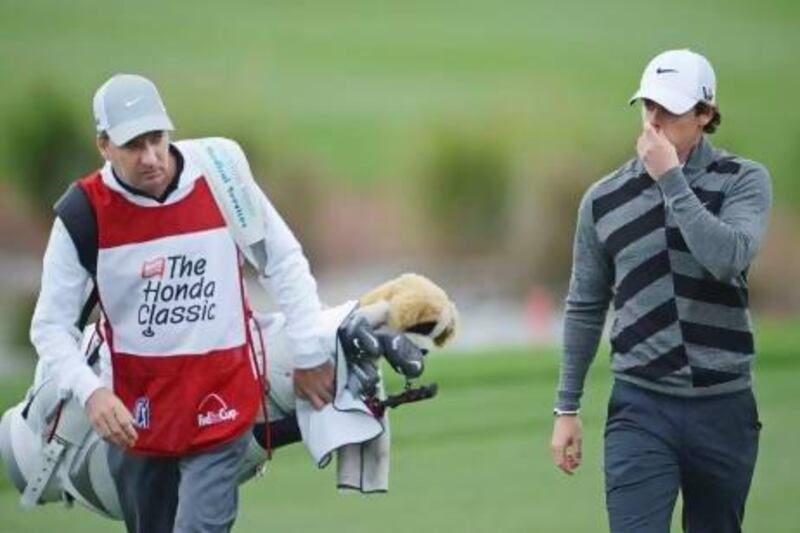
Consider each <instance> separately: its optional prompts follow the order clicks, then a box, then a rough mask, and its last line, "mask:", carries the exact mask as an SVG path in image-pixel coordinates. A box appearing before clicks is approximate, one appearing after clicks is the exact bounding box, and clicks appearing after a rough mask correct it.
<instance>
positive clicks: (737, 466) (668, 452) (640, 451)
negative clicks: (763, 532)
mask: <svg viewBox="0 0 800 533" xmlns="http://www.w3.org/2000/svg"><path fill="white" fill-rule="evenodd" d="M760 429H761V423H760V422H759V420H758V412H757V409H756V402H755V398H754V397H753V393H752V391H751V390H750V389H747V390H744V391H740V392H735V393H731V394H724V395H719V396H712V397H707V398H680V397H675V396H669V395H665V394H660V393H657V392H652V391H649V390H647V389H643V388H641V387H638V386H636V385H633V384H630V383H626V382H624V381H621V380H616V382H615V383H614V388H613V390H612V393H611V399H610V401H609V406H608V420H607V422H606V431H605V477H606V506H607V509H608V516H609V524H610V527H611V531H612V532H613V533H622V532H625V533H628V532H637V533H641V532H644V533H650V532H658V533H661V532H666V533H668V532H669V530H670V521H671V519H672V511H673V509H674V506H675V499H676V497H677V495H678V490H680V491H681V494H682V497H683V528H684V531H687V532H689V533H703V532H713V533H728V532H738V531H741V525H742V520H743V518H744V507H745V501H746V500H747V493H748V491H749V490H750V480H751V479H752V477H753V468H754V467H755V462H756V456H757V455H758V437H759V430H760Z"/></svg>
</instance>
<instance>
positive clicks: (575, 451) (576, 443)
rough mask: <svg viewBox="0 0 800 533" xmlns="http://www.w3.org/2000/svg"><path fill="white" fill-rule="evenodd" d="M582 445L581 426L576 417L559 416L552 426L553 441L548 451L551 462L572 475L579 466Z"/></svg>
mask: <svg viewBox="0 0 800 533" xmlns="http://www.w3.org/2000/svg"><path fill="white" fill-rule="evenodd" d="M582 444H583V426H582V425H581V419H580V417H579V416H578V415H561V416H557V417H556V421H555V423H554V424H553V439H552V441H551V442H550V451H551V452H552V454H553V462H554V463H555V465H556V466H557V467H558V468H560V469H561V470H563V471H564V473H565V474H569V475H572V474H573V473H575V470H577V469H578V467H579V466H581V447H582Z"/></svg>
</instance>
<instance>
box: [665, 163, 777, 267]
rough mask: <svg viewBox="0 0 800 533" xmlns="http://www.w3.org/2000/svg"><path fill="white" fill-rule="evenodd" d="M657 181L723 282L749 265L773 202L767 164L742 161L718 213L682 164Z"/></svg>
mask: <svg viewBox="0 0 800 533" xmlns="http://www.w3.org/2000/svg"><path fill="white" fill-rule="evenodd" d="M733 164H735V165H740V163H733ZM658 186H659V187H660V188H661V191H662V192H663V194H664V198H665V201H666V203H667V205H668V207H669V209H670V210H671V211H672V214H673V216H674V219H675V223H676V224H677V225H678V227H679V228H680V232H681V234H682V235H683V238H684V240H685V241H686V245H687V247H688V248H689V250H690V251H691V254H692V255H693V256H694V258H695V259H696V260H697V261H698V262H699V263H700V264H701V265H703V267H705V268H706V269H707V270H708V271H709V272H711V274H712V275H713V276H714V277H715V278H717V279H718V280H720V281H727V280H730V279H733V278H735V277H736V276H738V275H740V274H741V273H742V271H744V270H745V269H747V267H748V266H749V265H750V263H751V262H752V261H753V259H754V258H755V256H756V253H757V252H758V249H759V247H760V245H761V239H762V238H763V236H764V233H765V231H766V229H767V222H768V219H769V211H770V206H771V204H772V188H771V184H770V177H769V174H768V173H767V170H766V169H765V168H764V167H763V166H761V165H759V164H757V163H754V162H751V161H746V162H744V163H743V164H741V169H740V173H739V175H738V176H736V178H735V181H734V182H733V184H732V185H731V187H730V189H729V190H728V191H727V192H726V194H725V200H724V202H723V203H722V206H721V209H720V211H719V216H718V217H717V216H714V214H713V213H712V212H711V211H709V210H708V209H706V208H705V206H704V204H703V198H701V197H699V196H697V195H696V194H694V193H693V192H692V189H691V188H690V187H689V184H688V182H687V181H686V178H685V176H684V174H683V170H682V169H681V168H680V167H676V168H674V169H672V170H670V171H669V172H667V174H665V175H664V176H662V177H661V179H659V180H658Z"/></svg>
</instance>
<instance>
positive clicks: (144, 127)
mask: <svg viewBox="0 0 800 533" xmlns="http://www.w3.org/2000/svg"><path fill="white" fill-rule="evenodd" d="M174 129H175V127H174V126H173V125H172V121H171V120H170V119H169V117H168V116H167V115H166V114H159V115H146V116H144V117H141V118H137V119H135V120H129V121H127V122H123V123H122V124H120V125H119V126H115V127H113V128H109V129H108V130H106V133H107V134H108V137H109V138H110V139H111V142H113V143H114V144H116V145H117V146H122V145H123V144H125V143H126V142H128V141H130V140H131V139H133V138H134V137H138V136H139V135H141V134H143V133H147V132H150V131H173V130H174Z"/></svg>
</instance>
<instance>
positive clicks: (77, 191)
mask: <svg viewBox="0 0 800 533" xmlns="http://www.w3.org/2000/svg"><path fill="white" fill-rule="evenodd" d="M53 210H54V211H55V213H56V216H58V218H60V219H61V222H63V223H64V227H66V228H67V232H68V233H69V236H70V237H71V238H72V242H73V243H75V248H76V249H77V250H78V259H79V260H80V262H81V265H83V268H85V269H86V270H87V272H89V274H91V275H92V277H95V276H96V275H97V218H96V217H95V213H94V208H93V207H92V204H91V203H90V202H89V198H88V197H87V196H86V192H84V190H83V189H82V188H81V187H80V186H79V185H78V184H77V183H73V184H72V185H70V186H69V188H68V189H67V191H66V192H65V193H64V194H63V195H62V196H61V198H59V199H58V201H57V202H56V203H55V205H54V206H53Z"/></svg>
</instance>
